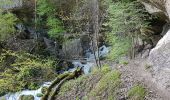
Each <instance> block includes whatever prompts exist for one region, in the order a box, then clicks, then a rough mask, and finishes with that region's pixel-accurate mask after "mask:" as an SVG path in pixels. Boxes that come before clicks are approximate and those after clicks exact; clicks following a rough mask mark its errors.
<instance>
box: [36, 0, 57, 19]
mask: <svg viewBox="0 0 170 100" xmlns="http://www.w3.org/2000/svg"><path fill="white" fill-rule="evenodd" d="M37 5H38V8H37V14H38V15H40V16H48V15H49V16H50V14H52V13H54V12H55V7H54V5H53V4H52V2H51V0H37Z"/></svg>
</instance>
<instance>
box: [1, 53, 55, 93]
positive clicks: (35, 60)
mask: <svg viewBox="0 0 170 100" xmlns="http://www.w3.org/2000/svg"><path fill="white" fill-rule="evenodd" d="M0 58H1V59H0V60H1V61H0V70H1V72H0V77H1V79H0V94H1V93H3V92H15V91H19V90H22V89H25V88H27V89H37V88H38V86H39V85H40V84H42V83H43V82H44V81H50V80H52V79H54V77H55V76H56V74H55V63H54V61H53V60H51V59H42V58H40V57H37V56H34V55H31V54H28V53H22V52H12V51H3V53H2V54H1V56H0Z"/></svg>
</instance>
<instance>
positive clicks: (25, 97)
mask: <svg viewBox="0 0 170 100" xmlns="http://www.w3.org/2000/svg"><path fill="white" fill-rule="evenodd" d="M19 100H34V96H32V95H21V96H20V97H19Z"/></svg>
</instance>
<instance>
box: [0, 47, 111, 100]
mask: <svg viewBox="0 0 170 100" xmlns="http://www.w3.org/2000/svg"><path fill="white" fill-rule="evenodd" d="M95 53H96V55H97V54H98V52H95ZM108 53H109V47H106V46H105V45H103V46H101V47H100V48H99V57H106V55H107V54H108ZM86 55H87V58H85V59H86V61H87V63H85V64H84V63H81V62H80V61H78V60H76V61H73V62H72V64H73V65H74V68H72V69H69V70H68V71H69V72H73V71H74V70H76V68H77V67H82V68H83V71H84V74H89V73H90V72H91V69H92V67H95V66H96V63H95V56H94V54H93V53H91V52H87V54H86ZM50 84H51V82H44V84H43V85H41V87H40V88H39V89H37V90H23V91H21V92H16V93H8V94H6V95H5V96H4V97H5V100H20V99H19V98H20V96H22V95H32V96H34V100H40V99H41V97H38V96H37V94H42V92H41V90H42V88H43V87H48V86H50ZM0 100H1V98H0Z"/></svg>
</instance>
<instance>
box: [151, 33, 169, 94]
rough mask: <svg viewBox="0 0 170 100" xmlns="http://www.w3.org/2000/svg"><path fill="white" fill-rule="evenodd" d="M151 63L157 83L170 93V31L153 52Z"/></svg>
mask: <svg viewBox="0 0 170 100" xmlns="http://www.w3.org/2000/svg"><path fill="white" fill-rule="evenodd" d="M149 61H150V64H151V65H152V66H153V67H152V70H153V71H152V73H153V77H154V78H155V79H156V83H157V84H158V85H159V86H160V87H163V88H164V89H167V90H169V91H170V87H169V86H170V30H168V32H167V33H166V35H165V36H164V37H163V38H162V39H161V40H160V41H159V42H158V44H157V45H156V47H155V48H154V49H152V50H151V52H150V55H149Z"/></svg>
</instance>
